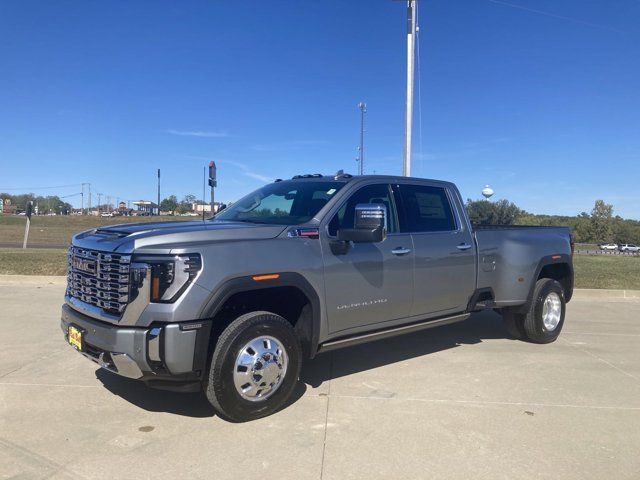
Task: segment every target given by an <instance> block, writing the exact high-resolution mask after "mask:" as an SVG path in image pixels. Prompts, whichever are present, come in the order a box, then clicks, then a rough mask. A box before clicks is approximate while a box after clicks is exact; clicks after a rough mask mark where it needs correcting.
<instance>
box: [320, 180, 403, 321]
mask: <svg viewBox="0 0 640 480" xmlns="http://www.w3.org/2000/svg"><path fill="white" fill-rule="evenodd" d="M362 203H367V204H368V203H374V204H382V205H384V206H385V207H386V213H387V228H388V235H387V238H386V239H385V240H384V241H382V242H380V243H351V244H350V247H349V248H348V249H340V248H336V245H337V242H338V240H337V237H336V235H337V231H338V229H340V228H353V225H354V216H355V207H356V205H357V204H362ZM330 218H331V220H330V221H329V222H328V224H327V225H326V228H325V229H324V231H323V234H322V235H321V241H322V257H323V262H324V280H325V292H326V294H325V303H326V305H325V306H326V311H327V318H328V322H329V333H330V334H336V333H341V332H343V333H344V334H348V333H351V331H352V332H353V333H357V331H358V329H364V328H365V327H367V326H370V325H374V324H380V323H382V322H389V321H393V320H397V319H401V318H404V317H407V316H409V315H410V312H411V308H412V302H413V244H412V239H411V235H410V234H408V233H407V234H405V233H399V229H398V216H397V212H396V207H395V201H394V198H393V192H392V190H391V187H390V185H388V184H372V185H366V186H364V187H361V188H360V189H358V190H357V191H356V192H354V193H352V194H351V196H350V197H349V198H348V199H347V200H346V201H345V202H344V203H343V204H342V205H341V206H340V207H338V208H337V210H335V211H333V212H332V213H331V214H330ZM345 250H346V251H345Z"/></svg>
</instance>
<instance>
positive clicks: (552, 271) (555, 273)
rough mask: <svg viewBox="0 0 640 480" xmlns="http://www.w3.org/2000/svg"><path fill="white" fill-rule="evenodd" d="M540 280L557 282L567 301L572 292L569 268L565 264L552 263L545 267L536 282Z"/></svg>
mask: <svg viewBox="0 0 640 480" xmlns="http://www.w3.org/2000/svg"><path fill="white" fill-rule="evenodd" d="M541 278H552V279H554V280H557V281H558V282H559V283H560V285H562V289H563V290H564V294H565V297H566V298H567V300H569V298H570V296H571V291H572V285H571V268H570V267H569V265H568V264H566V263H552V264H549V265H545V266H544V267H542V270H540V274H539V275H538V280H540V279H541Z"/></svg>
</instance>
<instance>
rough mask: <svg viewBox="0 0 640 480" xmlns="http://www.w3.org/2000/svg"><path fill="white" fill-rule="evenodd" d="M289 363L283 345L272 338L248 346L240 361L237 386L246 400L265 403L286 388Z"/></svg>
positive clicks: (254, 341)
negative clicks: (284, 386) (284, 382)
mask: <svg viewBox="0 0 640 480" xmlns="http://www.w3.org/2000/svg"><path fill="white" fill-rule="evenodd" d="M288 362H289V360H288V357H287V352H286V350H285V349H284V347H283V346H282V345H281V343H280V342H279V341H278V340H277V339H275V338H273V337H269V336H260V337H257V338H254V339H253V340H251V341H250V342H248V343H247V344H246V345H245V346H244V347H242V349H240V353H238V356H237V357H236V362H235V365H234V369H233V383H234V384H235V387H236V390H237V391H238V393H239V394H240V396H241V397H242V398H244V399H245V400H249V401H251V402H257V401H260V400H265V399H266V398H268V397H270V396H271V395H273V394H274V393H275V392H276V390H278V388H279V387H280V385H282V381H283V380H284V377H285V375H286V373H287V364H288Z"/></svg>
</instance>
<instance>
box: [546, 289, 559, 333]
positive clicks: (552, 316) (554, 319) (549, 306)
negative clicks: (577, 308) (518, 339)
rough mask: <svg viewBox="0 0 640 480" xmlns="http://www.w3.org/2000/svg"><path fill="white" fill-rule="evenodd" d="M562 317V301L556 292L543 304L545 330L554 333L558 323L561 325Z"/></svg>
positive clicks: (548, 296) (550, 294)
mask: <svg viewBox="0 0 640 480" xmlns="http://www.w3.org/2000/svg"><path fill="white" fill-rule="evenodd" d="M561 317H562V301H561V300H560V295H558V294H557V293H556V292H551V293H549V295H547V298H545V299H544V303H543V304H542V323H543V324H544V328H545V329H546V330H547V331H548V332H552V331H554V330H555V329H556V327H557V326H558V323H560V318H561Z"/></svg>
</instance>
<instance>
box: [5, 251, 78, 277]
mask: <svg viewBox="0 0 640 480" xmlns="http://www.w3.org/2000/svg"><path fill="white" fill-rule="evenodd" d="M66 273H67V250H66V249H60V250H58V249H49V248H48V249H38V248H27V249H26V250H23V249H21V248H0V275H65V274H66Z"/></svg>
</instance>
